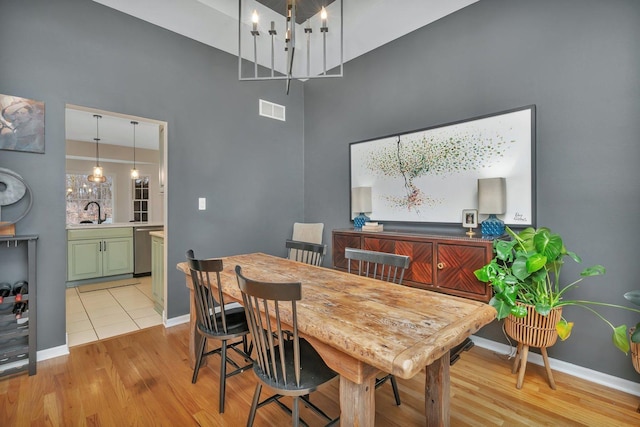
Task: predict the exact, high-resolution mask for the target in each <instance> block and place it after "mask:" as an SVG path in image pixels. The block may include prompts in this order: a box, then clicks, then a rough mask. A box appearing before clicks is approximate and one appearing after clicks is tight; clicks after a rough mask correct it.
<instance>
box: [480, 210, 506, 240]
mask: <svg viewBox="0 0 640 427" xmlns="http://www.w3.org/2000/svg"><path fill="white" fill-rule="evenodd" d="M480 227H481V229H482V235H483V236H502V235H503V234H504V222H502V220H501V219H500V218H498V217H496V215H495V214H490V215H489V218H487V219H485V220H484V221H482V224H480Z"/></svg>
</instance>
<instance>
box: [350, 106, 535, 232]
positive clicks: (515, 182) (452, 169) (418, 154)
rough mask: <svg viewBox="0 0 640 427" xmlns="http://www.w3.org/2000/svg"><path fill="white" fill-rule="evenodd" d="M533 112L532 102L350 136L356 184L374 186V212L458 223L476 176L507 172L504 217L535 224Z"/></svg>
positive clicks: (472, 198)
mask: <svg viewBox="0 0 640 427" xmlns="http://www.w3.org/2000/svg"><path fill="white" fill-rule="evenodd" d="M534 118H535V107H534V106H529V107H524V108H521V109H518V110H511V111H508V112H502V113H497V114H493V115H488V116H483V117H479V118H474V119H469V120H465V121H461V122H456V123H452V124H446V125H440V126H435V127H432V128H428V129H423V130H420V131H414V132H409V133H404V134H400V135H393V136H389V137H385V138H380V139H374V140H368V141H362V142H356V143H352V144H351V145H350V157H351V159H350V163H351V187H352V188H353V187H360V186H366V187H372V199H373V200H372V208H373V212H371V215H370V217H371V218H372V220H387V221H418V222H437V223H450V222H451V223H459V222H460V220H461V214H462V210H464V209H475V208H477V180H478V178H489V177H505V178H507V213H506V214H505V215H504V218H503V219H504V221H505V222H506V223H510V224H513V225H516V224H517V225H531V224H533V189H532V187H533V185H532V183H533V158H534V157H533V147H534V136H535V132H534ZM480 219H482V218H480Z"/></svg>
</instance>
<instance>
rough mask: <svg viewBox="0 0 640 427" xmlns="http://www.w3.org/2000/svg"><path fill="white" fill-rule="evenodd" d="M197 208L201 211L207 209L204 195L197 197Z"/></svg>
mask: <svg viewBox="0 0 640 427" xmlns="http://www.w3.org/2000/svg"><path fill="white" fill-rule="evenodd" d="M198 209H200V210H201V211H205V210H207V199H206V198H205V197H200V198H199V199H198Z"/></svg>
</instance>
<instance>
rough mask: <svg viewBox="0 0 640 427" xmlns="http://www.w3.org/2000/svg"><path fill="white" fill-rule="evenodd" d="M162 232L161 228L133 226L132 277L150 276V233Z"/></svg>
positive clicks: (162, 228)
mask: <svg viewBox="0 0 640 427" xmlns="http://www.w3.org/2000/svg"><path fill="white" fill-rule="evenodd" d="M161 230H164V227H163V226H157V225H156V226H153V225H134V226H133V275H134V276H148V275H150V274H151V236H150V235H149V233H150V232H152V231H161Z"/></svg>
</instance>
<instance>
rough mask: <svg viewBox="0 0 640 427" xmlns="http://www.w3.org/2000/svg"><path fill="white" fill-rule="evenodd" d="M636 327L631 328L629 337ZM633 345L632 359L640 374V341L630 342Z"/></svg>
mask: <svg viewBox="0 0 640 427" xmlns="http://www.w3.org/2000/svg"><path fill="white" fill-rule="evenodd" d="M635 330H636V328H631V329H629V337H631V335H632V334H633V331H635ZM630 345H631V361H632V362H633V367H634V368H635V370H636V372H638V373H639V374H640V343H637V342H630ZM638 409H639V410H640V408H638Z"/></svg>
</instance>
